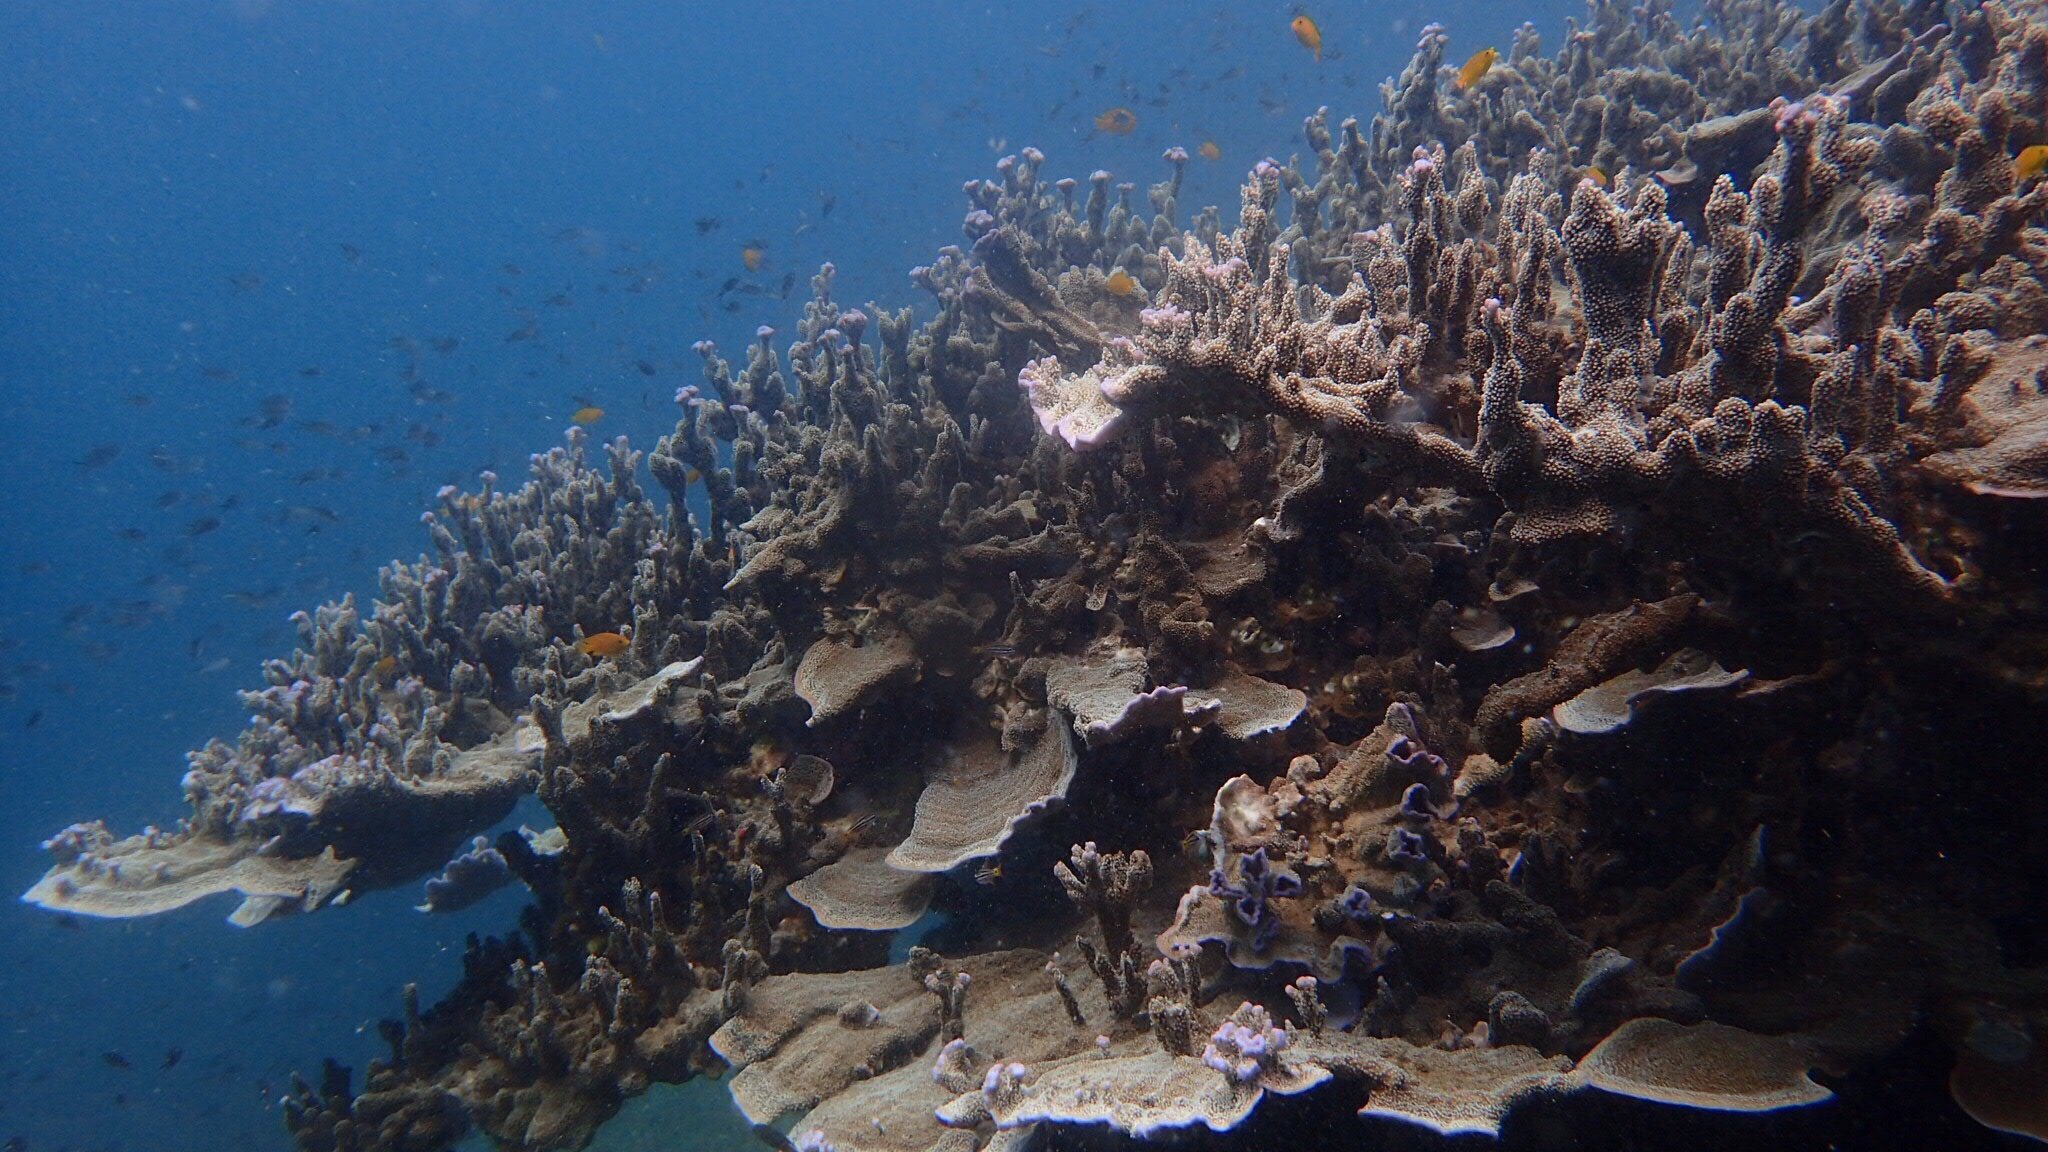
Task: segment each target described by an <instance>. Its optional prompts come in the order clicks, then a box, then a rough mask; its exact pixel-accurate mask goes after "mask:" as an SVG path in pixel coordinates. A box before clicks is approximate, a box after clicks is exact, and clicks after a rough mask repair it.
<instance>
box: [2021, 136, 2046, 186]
mask: <svg viewBox="0 0 2048 1152" xmlns="http://www.w3.org/2000/svg"><path fill="white" fill-rule="evenodd" d="M2013 170H2014V173H2015V174H2016V175H2017V176H2018V177H2019V178H2020V179H2022V180H2031V179H2033V178H2034V177H2036V176H2039V175H2040V174H2041V173H2043V172H2048V144H2029V145H2027V146H2026V147H2025V148H2022V149H2020V154H2019V156H2017V157H2016V158H2015V159H2014V161H2013Z"/></svg>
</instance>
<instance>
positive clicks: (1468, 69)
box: [1458, 48, 1500, 88]
mask: <svg viewBox="0 0 2048 1152" xmlns="http://www.w3.org/2000/svg"><path fill="white" fill-rule="evenodd" d="M1498 59H1500V53H1499V52H1496V51H1494V50H1493V49H1491V48H1481V49H1480V50H1479V51H1477V52H1474V53H1473V54H1472V58H1471V59H1470V60H1467V61H1465V66H1464V67H1463V68H1460V69H1458V87H1460V88H1470V87H1471V86H1473V85H1474V84H1477V83H1479V80H1480V78H1481V77H1483V76H1485V75H1486V73H1487V72H1488V71H1489V70H1491V69H1492V68H1493V62H1494V61H1495V60H1498Z"/></svg>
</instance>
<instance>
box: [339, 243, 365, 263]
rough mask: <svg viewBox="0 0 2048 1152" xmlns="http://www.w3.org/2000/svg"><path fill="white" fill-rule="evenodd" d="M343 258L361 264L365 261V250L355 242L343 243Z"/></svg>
mask: <svg viewBox="0 0 2048 1152" xmlns="http://www.w3.org/2000/svg"><path fill="white" fill-rule="evenodd" d="M341 258H342V259H343V260H346V261H348V262H349V263H350V264H361V263H362V262H363V250H362V249H361V248H358V247H356V246H355V245H353V244H343V245H342V246H341Z"/></svg>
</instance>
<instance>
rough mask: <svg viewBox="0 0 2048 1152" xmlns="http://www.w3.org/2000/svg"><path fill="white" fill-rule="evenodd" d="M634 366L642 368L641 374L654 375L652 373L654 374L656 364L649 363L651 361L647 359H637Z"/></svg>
mask: <svg viewBox="0 0 2048 1152" xmlns="http://www.w3.org/2000/svg"><path fill="white" fill-rule="evenodd" d="M633 367H635V368H638V369H639V370H640V374H641V375H642V376H652V375H654V365H652V364H649V363H648V362H647V361H645V360H635V361H633Z"/></svg>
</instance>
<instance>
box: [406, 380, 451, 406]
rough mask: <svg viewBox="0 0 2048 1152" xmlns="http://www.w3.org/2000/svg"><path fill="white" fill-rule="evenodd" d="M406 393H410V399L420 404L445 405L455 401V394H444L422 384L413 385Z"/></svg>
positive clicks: (439, 390)
mask: <svg viewBox="0 0 2048 1152" xmlns="http://www.w3.org/2000/svg"><path fill="white" fill-rule="evenodd" d="M406 391H408V392H410V393H412V398H413V399H414V400H416V401H418V402H419V403H421V404H447V403H449V402H451V401H453V400H454V399H455V393H453V392H445V391H443V390H441V389H439V388H435V387H432V386H431V385H428V384H426V383H424V382H419V383H415V384H413V386H412V387H411V388H408V389H406Z"/></svg>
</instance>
